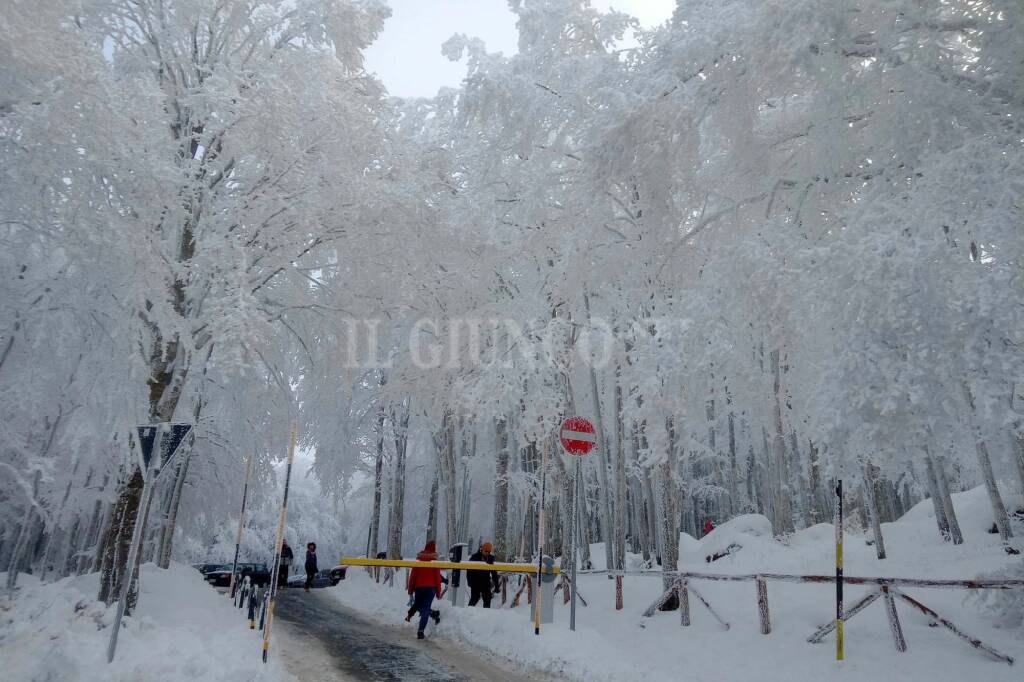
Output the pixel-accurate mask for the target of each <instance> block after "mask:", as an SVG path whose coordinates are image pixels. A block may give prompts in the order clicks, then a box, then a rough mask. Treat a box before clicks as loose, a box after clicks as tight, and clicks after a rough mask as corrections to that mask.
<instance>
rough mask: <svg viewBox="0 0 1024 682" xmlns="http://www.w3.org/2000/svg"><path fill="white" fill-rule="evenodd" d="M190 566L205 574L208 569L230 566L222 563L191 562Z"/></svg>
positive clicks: (228, 567)
mask: <svg viewBox="0 0 1024 682" xmlns="http://www.w3.org/2000/svg"><path fill="white" fill-rule="evenodd" d="M192 568H194V569H196V570H197V571H199V572H200V573H202V574H203V575H206V574H207V573H209V572H210V571H216V570H218V569H221V568H224V569H227V570H230V569H231V566H230V564H229V565H227V566H225V565H224V564H192Z"/></svg>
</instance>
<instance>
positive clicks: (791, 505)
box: [0, 0, 1024, 601]
mask: <svg viewBox="0 0 1024 682" xmlns="http://www.w3.org/2000/svg"><path fill="white" fill-rule="evenodd" d="M508 4H509V6H510V8H511V10H512V12H513V13H514V14H515V16H516V20H517V28H518V31H519V44H518V51H517V53H516V54H515V55H514V56H507V55H501V54H496V53H493V52H489V51H488V48H487V46H486V45H485V44H483V43H482V42H481V41H480V40H477V39H475V38H473V37H471V36H464V35H455V36H453V37H452V38H451V39H450V40H448V41H447V42H446V43H445V44H444V45H443V46H439V49H443V50H444V54H445V55H446V56H448V57H450V58H451V59H462V60H464V61H465V63H466V65H467V75H466V78H465V80H464V82H463V83H462V85H461V86H460V87H459V88H458V89H448V88H445V89H442V90H441V91H440V92H439V93H438V94H437V96H436V97H434V98H431V99H399V98H390V97H389V96H388V93H387V92H386V90H385V88H384V87H383V85H382V84H381V83H380V82H379V81H378V80H377V79H376V78H375V76H374V75H373V74H372V73H368V72H367V71H366V69H365V66H364V63H363V57H362V52H363V50H364V49H365V48H366V47H367V46H368V45H370V44H371V43H372V42H373V41H374V39H375V38H376V37H377V36H378V34H379V33H380V32H381V31H386V30H387V17H388V15H389V10H388V8H387V6H386V3H385V2H383V0H84V1H83V2H77V3H67V2H64V1H63V0H7V2H6V3H5V6H4V9H3V10H2V13H0V157H2V158H0V187H2V195H0V196H2V198H0V429H2V430H0V567H3V568H6V569H8V571H9V572H8V581H9V582H11V581H13V580H14V579H15V578H16V575H17V572H18V571H19V570H20V571H27V570H30V571H32V572H33V573H35V574H37V575H41V576H42V577H43V578H44V579H46V578H52V577H57V576H63V575H68V574H73V573H81V572H87V571H101V572H102V580H101V588H100V589H101V593H100V597H101V598H102V599H105V600H108V601H109V600H110V599H111V598H112V597H113V596H114V595H116V594H117V591H118V588H119V585H120V581H121V579H122V576H123V575H124V573H125V570H124V569H125V564H126V562H127V552H128V541H129V540H130V538H131V535H132V531H133V529H134V526H135V523H136V522H137V520H138V518H139V515H140V509H139V501H140V492H141V488H142V472H141V470H140V468H139V466H138V464H137V457H136V454H135V449H136V448H137V443H135V440H134V438H135V436H134V428H135V426H136V425H138V424H150V423H156V422H166V421H175V422H190V423H193V424H194V425H195V429H194V438H192V439H190V441H189V442H188V443H187V444H186V447H185V450H184V452H183V454H182V455H181V456H179V457H178V459H176V460H175V463H174V466H173V471H171V472H168V473H167V474H165V475H164V476H162V477H161V478H160V482H159V485H158V486H157V489H156V492H155V494H156V497H155V499H154V502H153V504H152V507H151V509H150V513H149V520H148V525H147V529H148V536H149V537H147V538H145V541H144V544H143V553H142V557H141V559H142V561H155V562H157V563H158V564H160V565H163V566H167V565H168V563H169V562H170V560H171V558H172V556H176V557H179V558H181V559H197V560H198V559H202V558H204V557H203V554H204V553H208V552H212V551H213V549H214V548H215V547H219V548H223V547H224V546H226V544H227V543H225V541H224V537H225V529H227V528H230V527H232V524H234V523H237V518H238V508H239V504H240V499H241V489H242V475H243V471H244V462H245V458H246V456H247V455H248V454H249V453H253V454H254V455H255V462H256V465H255V471H256V475H255V478H256V483H255V484H254V486H255V493H254V497H255V500H256V504H258V505H262V506H263V507H265V508H266V510H270V509H276V507H277V505H278V504H279V501H280V487H279V483H278V478H277V476H276V474H275V463H276V462H278V461H280V460H281V459H282V458H283V456H284V455H285V452H286V449H287V442H288V434H289V428H290V424H291V423H292V422H295V423H296V424H297V426H298V432H299V446H300V450H301V452H302V454H303V457H304V458H309V460H311V462H312V464H311V465H310V466H309V467H308V468H309V475H310V476H312V477H313V478H315V481H316V484H317V485H318V487H319V491H320V493H321V495H320V497H319V505H318V504H317V499H316V498H315V497H312V496H307V497H305V498H303V499H304V500H305V502H304V504H305V507H304V508H298V509H297V510H296V512H295V514H297V515H298V516H294V515H293V520H294V519H298V521H295V523H298V522H299V521H302V520H303V519H305V521H303V523H302V531H301V532H303V533H314V532H319V533H321V536H320V537H324V536H327V535H330V537H331V538H332V540H331V542H332V544H333V545H336V546H334V547H332V549H333V550H337V551H346V552H350V553H357V554H363V553H369V554H370V555H371V556H372V555H374V554H375V553H377V552H379V551H386V552H387V553H388V554H389V555H391V556H400V555H402V554H405V555H409V554H410V553H412V552H413V551H414V550H415V549H416V548H418V547H419V546H421V545H422V542H423V540H424V539H426V538H427V537H436V538H437V539H438V541H439V545H441V546H444V544H445V543H453V542H456V541H464V542H469V543H470V544H474V545H475V543H476V542H477V541H478V540H479V539H480V538H489V539H492V540H493V542H494V545H495V549H496V554H497V555H498V556H499V558H500V559H504V558H515V557H520V558H528V557H530V555H531V553H532V552H533V551H534V549H535V543H536V533H537V513H538V501H539V497H540V495H539V493H540V486H541V478H542V476H541V475H542V474H545V475H546V480H547V484H546V489H547V495H546V502H547V505H548V506H547V509H546V514H545V518H546V520H547V522H548V528H547V538H548V546H549V547H554V549H555V553H556V554H559V555H562V556H563V558H564V557H565V556H567V555H568V553H569V533H568V519H569V518H570V514H571V506H572V504H573V497H572V487H571V470H572V469H571V467H570V464H571V463H570V462H569V458H568V457H567V456H565V455H563V454H561V450H560V447H559V446H558V442H557V426H558V424H559V423H560V422H561V420H562V419H563V418H564V417H566V416H570V415H573V414H579V415H582V416H585V417H588V418H590V419H591V420H592V421H593V422H594V423H595V425H596V426H597V431H598V444H597V448H596V449H595V452H594V454H592V455H591V456H588V457H587V458H585V460H584V462H583V474H584V480H583V490H584V495H583V496H582V499H580V500H579V505H580V512H581V517H582V519H583V523H582V526H583V528H582V532H583V537H584V538H585V540H586V541H587V542H590V543H596V542H604V548H605V550H604V551H605V552H606V557H605V559H606V561H607V565H608V566H610V567H617V568H622V567H624V565H625V558H626V554H627V552H629V553H635V554H640V555H642V557H643V559H644V560H646V561H648V562H650V563H651V564H652V565H653V564H654V563H655V562H659V563H661V564H662V565H663V566H664V567H666V568H674V567H675V565H676V562H677V561H678V559H679V557H678V554H679V550H678V538H679V532H681V531H685V532H688V533H690V534H693V535H697V534H698V531H699V528H700V525H701V524H703V523H704V521H705V520H707V519H711V520H713V521H715V522H716V523H717V522H721V521H724V520H727V519H729V518H731V517H733V516H736V515H738V514H742V513H760V514H764V515H765V516H767V517H768V519H769V520H770V521H771V524H772V527H773V530H774V532H775V533H776V534H780V535H782V534H786V533H788V532H792V531H793V530H795V529H799V528H804V527H807V526H810V525H813V524H816V523H819V522H827V521H829V520H830V518H831V515H832V510H833V505H834V495H833V493H832V490H833V487H834V481H835V480H836V479H837V478H842V479H843V481H844V485H845V487H846V490H847V491H848V499H847V507H848V509H849V510H852V512H851V513H852V516H853V518H854V519H855V520H856V521H859V523H861V524H862V525H863V526H864V527H865V528H868V529H871V528H873V529H874V533H875V540H876V542H875V547H876V549H877V551H878V552H879V553H882V552H884V541H883V540H884V539H883V538H881V537H880V535H879V533H880V522H882V521H887V520H892V519H894V518H896V517H898V516H899V515H901V514H902V513H903V512H904V511H905V510H906V509H908V508H909V507H910V506H912V505H913V504H915V503H917V502H918V501H920V500H921V499H924V498H931V500H932V504H933V505H934V509H935V516H936V519H937V525H938V527H937V528H936V533H941V534H942V535H943V536H944V537H946V538H948V540H949V541H950V542H952V543H959V542H961V541H962V539H961V533H960V529H959V527H958V521H957V518H956V515H955V513H954V510H953V505H952V502H951V499H950V495H951V493H953V492H957V491H959V490H962V489H966V488H968V487H973V486H976V485H984V486H985V487H986V489H987V492H988V495H989V498H990V500H991V504H992V522H993V524H994V526H995V528H996V530H997V531H998V532H999V533H1000V534H1001V535H1002V538H1003V540H1004V541H1006V542H1007V543H1010V542H1012V541H1013V539H1012V537H1011V536H1012V532H1013V531H1012V528H1011V521H1010V517H1011V515H1012V514H1013V513H1014V512H1015V511H1016V505H1017V504H1018V502H1017V501H1018V500H1020V499H1021V498H1020V494H1021V492H1022V491H1024V386H1022V385H1021V384H1022V381H1024V371H1022V370H1024V362H1022V360H1024V355H1022V344H1024V121H1022V119H1024V61H1022V60H1021V55H1022V54H1024V4H1022V3H1021V2H1020V1H1019V0H944V1H942V2H938V1H935V2H930V1H922V0H828V1H827V2H823V1H822V0H758V1H754V0H679V2H678V7H677V9H676V11H675V13H674V15H673V16H672V19H671V21H669V22H667V23H666V24H665V25H664V26H661V27H657V28H654V29H649V30H647V29H642V28H641V27H640V26H639V25H638V24H637V22H636V21H635V20H633V19H631V18H630V17H629V16H626V15H624V14H620V13H616V12H600V11H598V10H596V9H594V8H592V7H591V6H590V3H589V2H588V1H587V0H509V3H508ZM545 452H546V455H547V456H546V457H544V455H545ZM542 459H544V460H546V461H547V463H548V468H547V471H546V472H544V471H542V470H541V461H542ZM303 461H307V460H306V459H303ZM296 475H297V476H305V475H306V472H305V471H304V470H303V471H300V472H298V473H297V474H296ZM313 518H316V519H318V521H317V522H316V523H313V522H312V521H310V519H313ZM261 523H262V524H263V525H262V526H260V528H261V529H262V530H259V531H258V532H259V534H260V537H261V538H262V540H261V542H259V543H252V546H251V547H249V549H248V550H247V551H251V552H252V553H253V554H255V555H258V556H259V558H260V559H261V560H266V559H268V558H269V557H270V553H271V549H270V543H271V538H272V537H273V536H272V532H271V531H270V526H272V525H273V523H274V521H273V515H272V514H271V513H270V512H269V511H267V512H266V513H263V514H260V513H256V514H254V515H253V517H252V519H251V521H250V525H252V524H261ZM254 532H256V531H254ZM306 539H307V538H305V537H297V538H296V539H295V540H293V543H294V542H304V541H305V540H306ZM314 539H315V538H314ZM232 542H233V540H232ZM260 544H263V545H265V546H264V547H262V548H261V547H260V546H259V545H260ZM1007 546H1008V547H1009V546H1010V545H1009V544H1008V545H1007ZM582 547H583V550H584V552H585V553H587V552H589V550H588V544H587V543H586V542H585V543H583V545H582ZM880 555H881V554H880ZM216 558H228V557H216ZM254 558H255V557H254ZM588 559H589V557H587V556H584V557H583V560H584V561H587V560H588Z"/></svg>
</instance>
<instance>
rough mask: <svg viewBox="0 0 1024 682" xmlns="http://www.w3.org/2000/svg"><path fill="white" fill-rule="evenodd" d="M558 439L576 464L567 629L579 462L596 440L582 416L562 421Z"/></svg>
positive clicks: (572, 614)
mask: <svg viewBox="0 0 1024 682" xmlns="http://www.w3.org/2000/svg"><path fill="white" fill-rule="evenodd" d="M559 441H561V443H562V447H563V448H565V451H566V452H567V453H569V454H570V455H575V456H576V466H575V467H574V469H573V479H572V521H570V527H569V547H570V548H571V552H570V553H571V554H572V567H571V568H570V569H569V574H570V577H569V591H570V594H571V595H572V596H571V600H570V603H569V629H570V630H573V631H575V630H576V558H577V554H578V552H577V545H578V544H579V543H578V538H579V525H580V464H581V462H582V461H583V457H584V456H585V455H586V454H588V453H589V452H590V451H591V450H592V449H593V448H594V444H595V443H596V442H597V435H596V434H595V433H594V425H593V424H591V423H590V422H589V421H587V420H586V419H584V418H583V417H570V418H569V419H566V420H565V421H564V422H562V429H561V431H560V433H559Z"/></svg>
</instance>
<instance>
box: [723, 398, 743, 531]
mask: <svg viewBox="0 0 1024 682" xmlns="http://www.w3.org/2000/svg"><path fill="white" fill-rule="evenodd" d="M728 395H729V390H728V388H726V396H727V397H726V404H732V399H731V398H729V397H728ZM739 476H740V472H739V466H738V465H737V461H736V419H735V415H734V414H733V412H732V410H731V409H730V410H729V509H730V513H731V515H732V516H735V515H737V514H739V513H741V512H740V510H741V509H742V508H743V506H742V505H741V504H740V492H739Z"/></svg>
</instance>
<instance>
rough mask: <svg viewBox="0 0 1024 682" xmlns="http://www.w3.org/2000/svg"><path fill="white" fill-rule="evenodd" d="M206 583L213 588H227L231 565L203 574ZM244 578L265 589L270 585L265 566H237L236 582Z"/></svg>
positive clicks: (247, 564) (268, 574)
mask: <svg viewBox="0 0 1024 682" xmlns="http://www.w3.org/2000/svg"><path fill="white" fill-rule="evenodd" d="M205 577H206V582H208V583H210V584H211V585H213V586H214V587H228V586H229V585H230V584H231V564H227V565H226V566H221V567H220V568H218V569H215V570H213V571H209V572H207V573H206V574H205ZM246 577H248V578H249V580H250V581H251V582H252V583H253V584H254V585H258V586H260V587H265V586H267V585H269V584H270V570H269V569H268V568H267V565H266V564H251V563H245V564H243V563H239V564H238V577H237V581H238V582H239V583H241V582H242V581H243V580H244V579H245V578H246Z"/></svg>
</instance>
